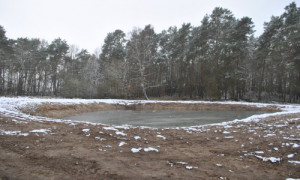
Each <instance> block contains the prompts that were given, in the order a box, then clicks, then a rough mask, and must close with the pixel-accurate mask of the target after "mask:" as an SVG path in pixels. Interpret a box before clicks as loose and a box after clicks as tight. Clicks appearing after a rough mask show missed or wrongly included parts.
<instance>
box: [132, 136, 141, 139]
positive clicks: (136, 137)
mask: <svg viewBox="0 0 300 180" xmlns="http://www.w3.org/2000/svg"><path fill="white" fill-rule="evenodd" d="M133 138H134V139H135V140H138V139H141V137H140V136H134V137H133Z"/></svg>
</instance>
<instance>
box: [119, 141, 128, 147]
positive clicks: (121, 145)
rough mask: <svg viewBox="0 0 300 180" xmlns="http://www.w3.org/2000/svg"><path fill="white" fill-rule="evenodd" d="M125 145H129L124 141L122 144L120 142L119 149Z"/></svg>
mask: <svg viewBox="0 0 300 180" xmlns="http://www.w3.org/2000/svg"><path fill="white" fill-rule="evenodd" d="M125 144H127V143H126V142H124V141H122V142H120V144H119V147H121V146H123V145H125Z"/></svg>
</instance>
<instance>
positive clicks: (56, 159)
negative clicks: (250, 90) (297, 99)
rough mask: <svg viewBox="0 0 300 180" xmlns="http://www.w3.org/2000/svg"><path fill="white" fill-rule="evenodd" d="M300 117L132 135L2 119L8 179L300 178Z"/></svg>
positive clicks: (0, 140)
mask: <svg viewBox="0 0 300 180" xmlns="http://www.w3.org/2000/svg"><path fill="white" fill-rule="evenodd" d="M299 117H300V113H299V114H291V115H282V116H274V117H269V118H266V119H261V120H259V121H257V122H239V123H233V124H230V125H227V126H221V125H213V126H205V127H199V128H190V129H148V128H128V129H127V128H124V127H115V128H110V127H106V126H103V125H90V124H83V123H58V122H50V121H31V120H24V119H18V118H12V117H6V116H4V115H1V114H0V179H1V180H6V179H30V180H31V179H251V180H252V179H286V178H289V177H290V178H300V164H297V162H299V161H300V147H299V145H300V142H299V141H300V118H299ZM150 147H151V148H150ZM147 148H149V149H147ZM135 150H136V151H138V152H136V151H135ZM147 150H150V151H147ZM151 150H152V151H151ZM272 157H273V158H272ZM274 159H275V160H274ZM272 161H273V162H272Z"/></svg>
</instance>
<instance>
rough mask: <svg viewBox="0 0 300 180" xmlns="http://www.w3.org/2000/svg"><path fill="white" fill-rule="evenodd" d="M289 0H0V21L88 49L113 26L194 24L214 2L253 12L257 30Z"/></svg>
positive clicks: (238, 12) (10, 33) (11, 29)
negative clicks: (59, 38)
mask: <svg viewBox="0 0 300 180" xmlns="http://www.w3.org/2000/svg"><path fill="white" fill-rule="evenodd" d="M293 1H294V2H296V3H297V6H299V5H300V0H0V25H1V26H3V27H4V29H5V30H6V36H7V37H8V38H11V39H16V38H18V37H28V38H40V39H45V40H47V41H49V43H50V42H51V41H52V40H53V39H55V38H57V37H61V38H62V39H65V40H66V41H67V42H68V44H70V45H71V44H75V45H78V46H79V48H84V49H87V50H88V51H89V52H90V53H93V52H94V50H95V49H96V48H99V47H100V46H102V44H103V41H104V38H105V37H106V35H107V33H109V32H113V31H114V30H116V29H121V30H123V31H124V32H125V33H128V32H130V31H131V30H132V29H133V28H134V27H140V28H144V26H145V25H147V24H151V25H153V26H154V28H155V31H156V32H157V33H159V32H161V31H162V30H164V29H168V28H169V27H170V26H174V25H175V26H178V27H180V26H181V25H182V24H183V23H191V24H192V25H193V26H198V25H200V24H201V20H202V19H203V17H204V15H205V14H211V12H212V10H213V9H214V8H215V7H223V8H227V9H229V10H231V11H232V12H233V14H234V15H235V17H237V18H242V17H243V16H248V17H250V18H252V20H253V22H254V23H255V30H256V33H255V35H256V36H258V35H260V34H261V33H262V32H263V23H264V22H267V21H269V20H270V17H271V16H272V15H275V16H278V15H281V14H282V13H283V12H284V7H285V6H286V5H288V4H290V3H291V2H293Z"/></svg>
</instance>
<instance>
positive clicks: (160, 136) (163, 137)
mask: <svg viewBox="0 0 300 180" xmlns="http://www.w3.org/2000/svg"><path fill="white" fill-rule="evenodd" d="M156 137H158V138H162V139H163V140H166V137H165V136H162V135H160V134H159V135H156Z"/></svg>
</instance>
